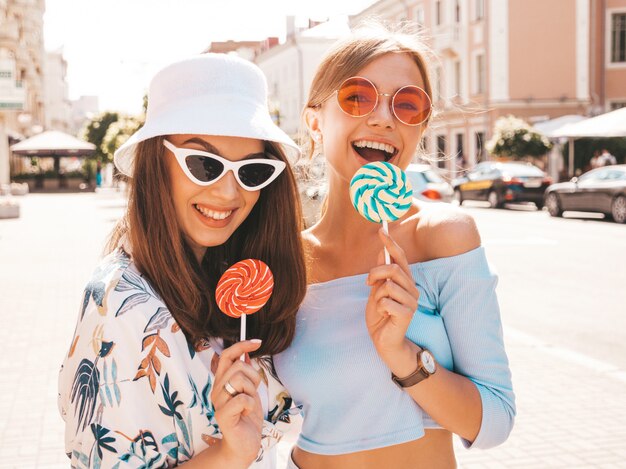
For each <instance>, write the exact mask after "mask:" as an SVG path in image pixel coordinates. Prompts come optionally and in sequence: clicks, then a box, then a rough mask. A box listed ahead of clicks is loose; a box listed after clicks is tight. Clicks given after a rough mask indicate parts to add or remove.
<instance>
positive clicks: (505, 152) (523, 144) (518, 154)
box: [487, 116, 552, 159]
mask: <svg viewBox="0 0 626 469" xmlns="http://www.w3.org/2000/svg"><path fill="white" fill-rule="evenodd" d="M551 147H552V145H551V143H550V141H549V140H548V139H547V138H546V137H544V136H543V135H542V134H540V133H539V132H537V131H536V130H534V129H533V128H532V127H531V126H530V125H529V124H528V123H527V122H525V121H524V120H522V119H519V118H517V117H515V116H506V117H500V118H499V119H498V120H497V121H496V124H495V127H494V133H493V137H492V138H491V140H489V141H488V142H487V150H488V151H489V153H491V154H493V155H496V156H501V157H511V158H513V159H521V158H523V157H525V156H541V155H545V154H546V153H547V152H548V151H549V150H550V148H551Z"/></svg>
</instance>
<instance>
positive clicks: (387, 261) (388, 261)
mask: <svg viewBox="0 0 626 469" xmlns="http://www.w3.org/2000/svg"><path fill="white" fill-rule="evenodd" d="M383 233H385V234H386V235H387V236H389V223H387V220H383ZM384 248H385V264H387V265H389V264H391V256H390V255H389V251H387V246H384Z"/></svg>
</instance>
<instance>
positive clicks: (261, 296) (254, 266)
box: [215, 259, 274, 360]
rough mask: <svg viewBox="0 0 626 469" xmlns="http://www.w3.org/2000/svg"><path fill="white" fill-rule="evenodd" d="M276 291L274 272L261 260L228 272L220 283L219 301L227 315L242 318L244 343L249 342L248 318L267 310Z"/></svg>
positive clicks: (244, 262)
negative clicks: (266, 305)
mask: <svg viewBox="0 0 626 469" xmlns="http://www.w3.org/2000/svg"><path fill="white" fill-rule="evenodd" d="M273 291H274V276H273V275H272V271H271V270H270V268H269V267H268V266H267V264H265V263H264V262H262V261H260V260H258V259H245V260H243V261H239V262H237V263H236V264H234V265H232V266H231V267H229V268H228V269H227V270H226V272H224V274H223V275H222V277H221V278H220V281H219V282H218V283H217V288H216V289H215V299H216V301H217V306H219V308H220V309H221V310H222V312H223V313H224V314H226V315H227V316H230V317H232V318H239V317H240V318H241V334H240V340H246V316H247V315H248V314H254V313H256V312H257V311H258V310H260V309H261V308H262V307H263V306H265V303H267V301H268V300H269V299H270V296H272V292H273ZM242 360H243V355H242Z"/></svg>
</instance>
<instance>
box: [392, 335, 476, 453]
mask: <svg viewBox="0 0 626 469" xmlns="http://www.w3.org/2000/svg"><path fill="white" fill-rule="evenodd" d="M407 342H408V343H407V346H406V348H405V350H404V351H403V352H402V353H401V354H398V355H397V356H396V358H395V359H394V360H393V361H392V362H391V363H393V366H391V367H390V368H391V371H392V372H393V373H394V374H395V375H396V376H401V377H403V376H408V375H409V374H411V373H412V372H413V371H415V367H416V355H417V352H418V351H419V347H418V346H417V345H415V344H413V343H412V342H410V341H408V340H407ZM435 358H436V357H435ZM404 391H405V392H407V393H408V394H409V395H410V396H411V397H412V398H413V400H415V402H416V403H417V404H419V406H420V407H421V408H422V409H423V410H424V411H425V412H426V413H427V414H428V415H430V416H431V417H432V418H433V419H434V420H435V421H436V422H437V423H438V424H439V425H441V426H442V427H443V428H445V429H447V430H450V431H451V432H453V433H455V434H457V435H459V436H461V437H462V438H465V439H466V440H468V441H474V439H475V438H476V436H477V435H478V432H479V430H480V426H481V423H482V402H481V397H480V393H479V392H478V389H477V388H476V385H475V384H474V383H473V382H472V381H470V380H469V379H468V378H466V377H464V376H461V375H458V374H456V373H453V372H451V371H448V370H447V369H445V368H444V367H442V366H437V371H436V372H435V374H433V375H431V376H430V377H428V379H425V380H423V381H421V382H420V383H418V384H416V385H415V386H411V387H408V388H404Z"/></svg>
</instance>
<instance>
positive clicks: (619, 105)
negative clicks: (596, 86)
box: [611, 101, 626, 111]
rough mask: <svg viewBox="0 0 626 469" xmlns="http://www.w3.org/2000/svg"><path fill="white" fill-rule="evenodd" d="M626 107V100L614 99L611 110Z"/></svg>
mask: <svg viewBox="0 0 626 469" xmlns="http://www.w3.org/2000/svg"><path fill="white" fill-rule="evenodd" d="M623 107H626V101H613V102H612V103H611V111H615V110H616V109H621V108H623Z"/></svg>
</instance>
